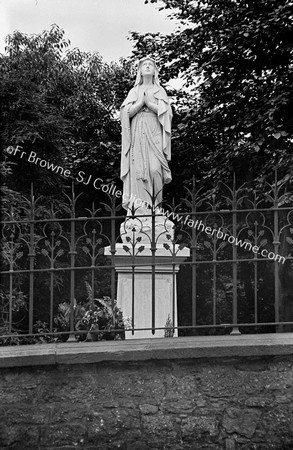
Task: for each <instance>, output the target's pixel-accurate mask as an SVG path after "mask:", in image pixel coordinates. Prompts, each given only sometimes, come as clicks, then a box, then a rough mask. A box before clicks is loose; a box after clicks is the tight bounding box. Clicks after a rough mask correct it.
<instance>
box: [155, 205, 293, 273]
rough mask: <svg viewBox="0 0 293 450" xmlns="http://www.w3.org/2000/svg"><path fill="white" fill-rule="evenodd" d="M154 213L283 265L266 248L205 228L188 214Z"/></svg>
mask: <svg viewBox="0 0 293 450" xmlns="http://www.w3.org/2000/svg"><path fill="white" fill-rule="evenodd" d="M156 211H158V212H160V213H161V214H163V215H164V216H166V217H167V218H168V219H171V220H176V221H177V222H179V223H181V224H182V225H187V226H188V227H190V228H194V229H195V230H198V231H204V232H205V233H206V234H207V235H208V236H212V237H215V236H216V238H217V239H222V240H223V241H225V240H226V239H227V241H228V242H229V243H230V244H235V245H237V246H238V247H241V248H245V250H249V251H250V250H252V251H253V253H255V254H260V255H261V256H262V257H263V258H268V259H269V260H272V261H277V262H281V263H282V264H284V262H285V260H286V258H285V257H284V256H281V255H278V254H277V255H276V254H275V253H274V252H269V251H268V250H267V249H266V248H263V249H260V247H259V246H258V245H253V244H251V242H249V241H247V240H244V241H243V240H242V239H238V238H237V237H235V236H233V235H231V234H229V233H225V232H224V231H223V230H221V229H220V228H213V229H212V228H211V227H208V226H206V225H205V224H204V223H203V222H202V220H193V219H191V217H190V214H187V215H186V216H185V217H184V216H183V215H180V214H178V213H174V212H171V211H165V210H164V209H163V208H157V209H156Z"/></svg>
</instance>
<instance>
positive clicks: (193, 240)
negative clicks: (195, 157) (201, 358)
mask: <svg viewBox="0 0 293 450" xmlns="http://www.w3.org/2000/svg"><path fill="white" fill-rule="evenodd" d="M191 202H192V210H191V217H192V220H193V223H195V218H196V203H195V177H194V176H193V179H192V199H191ZM190 248H191V259H192V263H191V274H192V282H191V299H192V326H194V327H195V326H196V230H195V227H192V231H191V246H190Z"/></svg>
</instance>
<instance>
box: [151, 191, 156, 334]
mask: <svg viewBox="0 0 293 450" xmlns="http://www.w3.org/2000/svg"><path fill="white" fill-rule="evenodd" d="M155 220H156V217H155V198H154V186H153V207H152V244H151V252H152V334H155V332H156V329H155V327H156V266H155V264H156V230H155V225H156V222H155Z"/></svg>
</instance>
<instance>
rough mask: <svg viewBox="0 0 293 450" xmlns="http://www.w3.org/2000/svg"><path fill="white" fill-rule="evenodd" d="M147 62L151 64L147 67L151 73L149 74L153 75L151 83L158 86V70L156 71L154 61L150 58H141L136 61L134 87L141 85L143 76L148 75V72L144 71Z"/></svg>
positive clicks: (156, 67)
mask: <svg viewBox="0 0 293 450" xmlns="http://www.w3.org/2000/svg"><path fill="white" fill-rule="evenodd" d="M147 62H150V63H151V64H149V65H148V66H149V67H150V69H151V71H150V72H149V73H150V74H152V75H153V83H154V84H157V85H158V86H160V81H159V69H158V66H157V64H156V61H155V60H154V58H152V57H151V56H146V57H144V58H141V59H140V60H139V61H138V67H137V74H136V80H135V84H134V85H135V86H136V85H138V84H142V83H143V75H144V74H147V73H148V71H147V70H146V66H147V64H146V63H147Z"/></svg>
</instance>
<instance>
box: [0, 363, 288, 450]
mask: <svg viewBox="0 0 293 450" xmlns="http://www.w3.org/2000/svg"><path fill="white" fill-rule="evenodd" d="M0 399H1V401H0V416H1V422H0V448H1V449H19V450H23V449H30V450H34V449H75V448H81V449H92V450H94V449H95V450H97V449H103V450H106V449H125V450H135V449H137V450H138V449H170V450H173V449H227V450H232V449H263V450H267V449H288V450H289V449H292V448H293V357H292V356H282V357H273V356H266V357H262V358H259V357H254V358H213V359H211V360H207V359H189V360H176V361H175V360H173V361H172V360H169V361H151V360H150V361H144V362H104V363H93V364H75V365H67V366H66V365H63V366H62V365H60V366H58V365H57V366H54V365H53V366H42V367H41V366H39V367H21V368H4V369H1V370H0Z"/></svg>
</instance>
